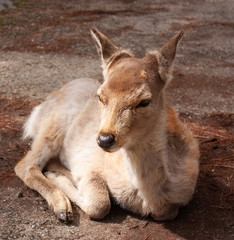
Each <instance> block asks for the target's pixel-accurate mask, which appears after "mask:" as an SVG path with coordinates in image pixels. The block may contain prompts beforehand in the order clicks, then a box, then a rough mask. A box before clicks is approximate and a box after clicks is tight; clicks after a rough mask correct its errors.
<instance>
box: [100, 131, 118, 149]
mask: <svg viewBox="0 0 234 240" xmlns="http://www.w3.org/2000/svg"><path fill="white" fill-rule="evenodd" d="M97 143H98V145H99V147H101V148H111V147H112V146H113V145H114V144H115V136H114V135H113V134H111V133H110V134H104V133H100V134H99V136H98V139H97Z"/></svg>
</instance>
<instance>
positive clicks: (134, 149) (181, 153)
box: [15, 29, 199, 221]
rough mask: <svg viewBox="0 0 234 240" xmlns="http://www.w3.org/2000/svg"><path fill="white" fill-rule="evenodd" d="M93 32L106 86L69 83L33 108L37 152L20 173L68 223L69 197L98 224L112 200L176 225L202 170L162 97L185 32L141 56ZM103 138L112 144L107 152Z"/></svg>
mask: <svg viewBox="0 0 234 240" xmlns="http://www.w3.org/2000/svg"><path fill="white" fill-rule="evenodd" d="M91 33H92V37H93V39H94V41H95V45H96V47H97V49H98V52H99V54H100V56H101V59H102V67H103V75H104V80H105V81H104V82H103V84H101V85H100V84H99V83H98V82H97V81H95V80H93V79H79V80H75V81H72V82H70V83H68V84H67V85H65V86H64V87H63V88H61V89H60V90H58V91H54V92H53V93H52V94H50V95H49V96H48V97H47V99H46V100H45V102H43V103H42V104H40V105H39V106H37V107H36V108H35V109H34V111H33V112H32V114H31V116H30V118H29V120H28V121H27V123H26V125H25V137H31V138H32V139H33V144H32V149H31V150H30V151H29V152H28V153H27V155H26V156H25V157H24V158H23V159H22V160H21V161H20V162H19V163H18V164H17V166H16V167H15V171H16V174H17V175H18V176H19V177H20V178H21V179H22V180H23V181H24V183H25V184H26V185H28V186H29V187H30V188H32V189H34V190H36V191H38V192H39V193H40V194H41V195H42V196H43V197H44V198H45V199H46V200H47V202H48V204H49V205H50V206H51V207H52V209H53V210H54V212H55V213H56V215H57V216H58V217H59V218H60V219H63V220H65V221H70V220H72V210H71V205H70V201H69V200H68V199H70V200H71V201H72V202H74V204H76V205H78V206H79V207H80V208H81V209H82V210H83V211H84V212H86V213H87V214H88V215H89V216H90V217H91V218H97V219H101V218H103V217H104V216H105V215H106V214H108V212H109V210H110V206H111V203H110V197H112V198H113V199H115V201H116V202H118V203H119V204H120V205H121V206H122V207H123V208H126V209H128V210H130V211H133V212H135V213H138V214H141V215H148V214H150V215H152V216H153V218H154V219H155V220H170V219H174V218H175V217H176V215H177V214H178V209H179V207H180V206H181V205H184V204H186V203H187V202H188V201H189V200H190V199H191V197H192V194H193V192H194V188H195V184H196V180H197V176H198V171H199V167H198V166H199V161H198V159H199V149H198V144H197V142H196V141H195V140H194V138H193V137H192V134H191V132H190V131H189V130H188V129H187V128H186V126H185V125H184V124H183V123H182V122H181V121H180V120H179V118H178V116H177V114H176V112H175V110H174V109H173V108H172V107H171V106H170V105H169V104H167V103H166V99H165V90H166V86H167V84H168V83H169V81H170V80H171V71H172V64H173V60H174V57H175V54H176V47H177V43H178V41H179V40H180V38H181V36H182V34H183V33H182V32H179V33H178V34H177V35H175V36H174V37H173V38H171V39H170V40H169V41H168V42H167V43H166V44H165V45H164V46H163V47H162V48H160V49H159V50H156V51H154V52H151V53H148V54H147V55H146V56H145V57H144V58H134V57H133V55H132V54H131V53H130V52H129V51H128V50H123V49H121V48H118V47H116V46H115V45H114V44H113V43H112V42H111V41H110V40H109V39H108V38H107V37H106V36H104V35H103V34H102V33H100V32H99V31H98V30H96V29H92V30H91ZM96 95H98V97H97V96H96ZM98 98H99V100H100V101H98ZM100 136H106V137H108V136H112V138H111V139H112V140H113V139H114V140H113V142H112V143H111V145H103V146H102V145H100V139H101V138H100ZM113 137H114V138H113ZM96 141H99V145H100V146H101V147H102V148H103V149H101V148H100V147H99V146H98V145H97V143H96ZM102 141H103V140H102ZM104 146H105V147H104ZM106 146H107V147H106ZM42 172H43V173H44V174H43V173H42Z"/></svg>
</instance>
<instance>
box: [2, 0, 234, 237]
mask: <svg viewBox="0 0 234 240" xmlns="http://www.w3.org/2000/svg"><path fill="white" fill-rule="evenodd" d="M233 12H234V2H233V1H232V0H198V1H172V0H166V1H163V0H158V1H153V0H146V1H131V0H126V1H123V0H118V1H107V0H100V1H91V0H85V1H83V0H68V1H62V0H51V1H46V0H37V1H36V0H34V1H20V3H19V4H17V6H16V8H15V9H12V10H8V11H4V12H2V13H1V14H0V93H1V95H0V143H1V144H0V183H1V184H0V203H1V204H0V239H82V240H89V239H95V240H96V239H98V240H99V239H100V240H101V239H108V240H109V239H114V240H120V239H121V240H127V239H133V240H135V239H137V240H138V239H139V240H164V239H165V240H182V239H183V240H203V239H204V240H229V239H230V240H231V239H233V237H234V211H233V210H234V177H233V174H234V172H233V169H234V154H233V149H234V139H233V134H234V114H233V113H234V107H233V106H234V95H233V92H234V81H233V80H234V44H233V40H234V16H233ZM93 26H96V27H97V28H98V29H100V30H101V31H102V32H103V33H105V34H106V35H108V36H109V37H110V38H111V39H112V40H113V41H114V42H115V43H116V44H117V45H120V46H123V47H125V48H130V49H132V51H133V52H134V53H135V54H136V56H143V54H144V52H145V51H146V50H152V49H154V48H157V47H160V46H161V45H162V44H163V43H164V42H165V41H166V40H167V39H168V38H169V37H171V36H172V35H173V34H174V33H175V32H176V31H178V30H179V29H184V31H185V34H184V37H183V39H182V42H181V43H180V45H179V49H178V55H177V58H176V61H175V68H174V79H173V82H172V83H171V85H170V87H169V89H168V99H169V100H170V101H171V103H172V104H173V105H174V106H175V107H176V109H177V110H178V112H179V114H180V117H181V119H182V120H183V121H185V122H186V123H188V125H189V127H190V128H191V130H192V131H193V132H194V135H195V137H196V138H197V139H198V140H199V142H200V150H201V159H200V174H199V178H198V184H197V187H196V191H195V194H194V196H193V199H192V200H191V202H190V203H189V204H188V205H187V206H185V207H184V208H182V209H181V210H180V212H179V215H178V217H177V218H176V219H175V220H174V221H172V222H155V221H153V220H152V219H151V218H140V217H139V216H136V215H134V214H132V213H130V212H127V211H125V210H123V209H121V208H120V207H119V206H116V205H115V204H114V203H112V209H111V212H110V214H109V215H108V216H107V217H106V218H105V219H104V220H102V221H91V220H90V219H88V217H87V216H86V215H85V214H84V213H83V212H82V211H81V210H80V209H78V208H77V207H75V206H74V214H75V216H74V222H73V223H71V224H65V223H63V222H60V221H59V220H57V219H56V217H55V216H54V214H53V213H52V212H51V210H49V209H48V206H47V203H46V202H45V200H43V198H42V197H41V196H40V195H39V194H37V193H36V192H34V191H32V190H30V189H28V188H27V187H25V186H24V185H23V183H22V182H21V181H20V180H19V179H18V178H17V177H16V176H15V174H14V171H13V168H14V166H15V164H16V163H17V162H18V161H19V160H20V158H21V157H22V156H23V155H24V154H25V152H26V151H27V150H28V149H29V148H30V142H22V140H21V135H22V126H23V123H24V121H25V119H26V118H27V116H28V114H29V113H30V112H31V110H32V108H33V107H34V106H36V105H37V104H38V103H39V102H41V101H42V99H43V98H44V97H45V96H46V95H47V93H48V92H49V91H50V90H52V89H56V88H58V87H60V86H61V85H62V84H64V83H65V82H68V81H70V80H72V79H75V78H78V77H94V78H97V79H101V68H100V67H99V65H100V62H99V60H98V57H97V53H96V50H95V47H94V45H93V42H92V40H91V38H90V35H89V28H90V27H93Z"/></svg>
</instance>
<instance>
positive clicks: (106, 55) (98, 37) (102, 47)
mask: <svg viewBox="0 0 234 240" xmlns="http://www.w3.org/2000/svg"><path fill="white" fill-rule="evenodd" d="M90 32H91V36H92V38H93V40H94V43H95V46H96V48H97V51H98V53H99V55H100V56H101V59H102V62H103V64H104V65H107V64H108V63H109V60H110V58H111V56H112V55H114V54H115V53H116V52H118V51H119V48H118V47H116V46H115V45H114V44H113V43H112V42H111V41H110V40H109V39H108V38H107V37H106V36H105V35H104V34H102V33H101V32H99V31H98V30H97V29H96V28H91V29H90Z"/></svg>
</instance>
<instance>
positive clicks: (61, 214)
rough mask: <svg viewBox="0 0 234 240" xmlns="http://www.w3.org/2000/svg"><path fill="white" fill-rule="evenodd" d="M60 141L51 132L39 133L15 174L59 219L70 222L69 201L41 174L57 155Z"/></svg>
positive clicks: (57, 136) (59, 138)
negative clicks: (36, 193) (45, 202)
mask: <svg viewBox="0 0 234 240" xmlns="http://www.w3.org/2000/svg"><path fill="white" fill-rule="evenodd" d="M45 130H46V129H45ZM46 133H47V134H46ZM61 139H62V138H61V137H60V136H59V135H58V134H57V135H55V134H53V132H52V131H47V132H46V131H43V132H41V134H39V136H37V137H36V139H35V140H34V142H33V145H32V150H31V151H29V152H28V153H27V154H26V156H25V157H24V158H23V159H21V161H20V162H19V163H18V164H17V165H16V167H15V172H16V175H17V176H18V177H19V178H21V179H22V180H23V182H24V183H25V184H26V185H27V186H28V187H30V188H32V189H34V190H35V191H37V192H38V193H40V194H41V195H42V196H43V197H44V198H45V199H46V201H47V202H48V204H49V206H50V207H51V208H52V209H53V211H54V212H55V214H56V216H57V217H58V218H59V219H61V220H64V221H71V220H72V208H71V204H70V201H69V200H68V198H67V197H66V195H65V194H64V193H63V192H62V191H61V190H60V189H59V188H58V187H57V186H56V185H55V184H53V183H52V182H51V181H50V180H49V179H47V178H46V177H45V176H44V175H43V174H42V169H43V168H44V167H45V165H46V164H47V162H48V161H49V160H50V159H51V158H52V157H55V156H56V155H57V154H58V149H59V148H60V144H61V141H60V140H61Z"/></svg>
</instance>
